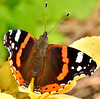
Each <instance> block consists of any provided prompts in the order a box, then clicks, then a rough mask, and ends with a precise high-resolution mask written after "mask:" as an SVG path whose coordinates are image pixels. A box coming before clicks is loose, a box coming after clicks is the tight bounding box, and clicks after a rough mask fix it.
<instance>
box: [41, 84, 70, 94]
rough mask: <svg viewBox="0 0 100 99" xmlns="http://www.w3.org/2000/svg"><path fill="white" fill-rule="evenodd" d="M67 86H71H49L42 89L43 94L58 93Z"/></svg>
mask: <svg viewBox="0 0 100 99" xmlns="http://www.w3.org/2000/svg"><path fill="white" fill-rule="evenodd" d="M66 85H69V84H65V85H58V84H56V83H54V84H49V85H46V86H43V87H41V92H42V93H45V92H52V91H58V90H59V89H61V88H64V87H65V86H66Z"/></svg>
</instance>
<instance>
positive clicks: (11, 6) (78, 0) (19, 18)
mask: <svg viewBox="0 0 100 99" xmlns="http://www.w3.org/2000/svg"><path fill="white" fill-rule="evenodd" d="M46 1H47V2H48V8H47V31H50V30H51V29H52V28H53V27H54V26H55V25H56V24H57V23H58V22H60V20H61V19H62V18H63V17H64V16H65V15H66V14H67V13H68V12H71V15H70V17H75V18H77V19H79V20H85V19H86V18H88V16H89V15H90V14H91V13H92V11H93V9H94V8H95V6H96V3H97V0H0V65H1V64H2V63H3V62H4V60H5V59H6V57H7V55H8V53H7V49H6V48H5V47H4V46H3V36H4V34H5V33H6V32H7V31H8V30H9V29H22V30H25V31H28V32H30V33H31V34H32V35H33V36H35V37H36V38H38V37H39V36H40V35H41V34H43V32H44V26H45V25H44V24H45V2H46ZM56 30H57V28H56V29H54V30H53V31H52V33H51V34H49V35H48V36H49V42H50V43H56V44H57V43H58V44H60V43H61V42H62V41H63V39H64V36H63V35H62V34H60V33H59V35H58V32H57V31H56ZM66 43H67V42H66Z"/></svg>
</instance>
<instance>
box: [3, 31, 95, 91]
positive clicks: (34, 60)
mask: <svg viewBox="0 0 100 99" xmlns="http://www.w3.org/2000/svg"><path fill="white" fill-rule="evenodd" d="M47 41H48V38H47V32H45V33H44V34H43V35H42V36H40V38H39V39H38V40H36V39H35V37H33V36H32V35H31V34H29V33H28V32H25V31H22V30H9V32H8V33H7V34H6V35H5V36H4V45H5V47H7V48H8V51H9V53H10V66H11V69H12V73H13V75H14V77H15V79H16V80H17V81H18V82H19V83H20V85H21V86H24V87H26V88H27V87H28V86H29V84H30V81H31V79H32V78H35V80H34V91H36V92H41V93H45V92H52V91H58V90H60V89H62V88H64V87H65V86H67V85H68V84H70V82H71V81H72V80H73V79H75V78H76V77H77V76H80V75H91V74H92V73H93V72H94V71H95V69H96V67H97V65H96V62H95V61H94V60H93V59H92V58H91V57H89V56H88V55H86V54H85V53H83V52H81V51H79V50H77V49H74V48H71V47H67V46H61V45H55V44H48V42H47Z"/></svg>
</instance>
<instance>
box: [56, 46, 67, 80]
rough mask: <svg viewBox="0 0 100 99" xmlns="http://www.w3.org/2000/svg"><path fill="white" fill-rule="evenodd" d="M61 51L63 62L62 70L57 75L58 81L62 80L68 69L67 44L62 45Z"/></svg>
mask: <svg viewBox="0 0 100 99" xmlns="http://www.w3.org/2000/svg"><path fill="white" fill-rule="evenodd" d="M61 53H62V56H61V57H62V61H63V62H64V64H63V67H62V72H61V73H60V74H59V75H58V76H57V80H58V81H61V80H63V79H64V78H65V77H66V75H67V74H68V72H69V70H68V63H69V59H68V58H67V46H62V51H61Z"/></svg>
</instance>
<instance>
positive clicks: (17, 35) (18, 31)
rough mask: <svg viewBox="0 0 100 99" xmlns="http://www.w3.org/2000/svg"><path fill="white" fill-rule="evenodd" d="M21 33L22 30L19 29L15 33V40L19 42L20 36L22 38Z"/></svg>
mask: <svg viewBox="0 0 100 99" xmlns="http://www.w3.org/2000/svg"><path fill="white" fill-rule="evenodd" d="M20 35H21V31H20V30H17V33H16V35H15V41H16V42H18V40H19V38H20Z"/></svg>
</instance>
